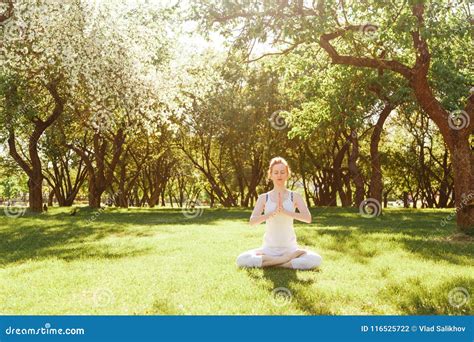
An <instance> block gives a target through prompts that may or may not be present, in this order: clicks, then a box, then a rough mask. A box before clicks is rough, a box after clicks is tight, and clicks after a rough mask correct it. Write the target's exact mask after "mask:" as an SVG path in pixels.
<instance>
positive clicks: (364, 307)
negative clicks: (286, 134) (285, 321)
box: [0, 208, 474, 315]
mask: <svg viewBox="0 0 474 342" xmlns="http://www.w3.org/2000/svg"><path fill="white" fill-rule="evenodd" d="M0 213H2V214H3V210H0ZM448 213H449V211H447V210H418V211H416V210H404V209H388V210H386V211H385V212H384V215H383V216H381V217H377V218H364V217H361V216H360V215H359V214H358V210H354V209H342V208H318V209H313V210H312V214H313V223H312V224H309V225H308V224H303V223H296V224H295V229H296V232H297V236H298V241H299V243H300V245H302V246H304V247H305V248H309V249H312V250H314V251H316V252H318V253H319V254H321V255H322V257H323V264H322V266H321V267H320V268H319V269H317V270H312V271H295V270H289V269H280V268H268V269H239V268H238V267H237V266H236V264H235V259H236V257H237V255H238V254H239V253H241V252H242V251H244V250H247V249H251V248H255V247H258V246H260V244H261V241H262V235H263V231H264V226H263V225H261V226H259V227H250V226H248V224H247V222H248V217H249V215H250V211H249V210H243V209H238V208H233V209H208V208H204V209H203V211H202V214H201V215H200V216H197V217H195V218H187V217H186V216H185V215H183V212H182V211H181V209H179V208H165V209H161V208H159V209H158V208H157V209H144V208H139V209H138V208H130V209H115V208H106V209H105V210H103V211H100V212H98V211H97V210H93V209H88V208H79V210H78V211H77V212H76V213H75V214H74V215H71V208H51V209H50V210H49V211H48V212H47V213H46V214H41V215H33V214H31V213H26V214H25V215H23V216H21V217H19V218H9V217H5V216H0V265H1V270H0V313H2V314H136V315H148V314H153V315H155V314H171V315H193V314H257V315H259V314H270V315H279V314H292V315H293V314H294V315H308V314H310V315H319V314H324V315H327V314H329V315H336V314H449V315H467V314H473V311H474V310H473V305H472V298H471V297H472V295H473V293H474V271H473V266H472V260H473V256H474V247H473V244H472V242H459V241H456V242H451V241H449V240H448V239H446V237H448V236H450V235H452V233H453V231H454V226H453V225H454V222H449V223H448V225H446V226H445V227H442V226H441V224H440V223H441V220H442V219H443V218H444V217H446V215H447V214H448ZM91 217H95V219H93V220H91ZM276 288H284V289H287V290H288V293H289V294H290V298H288V300H287V301H283V302H278V301H276V300H275V296H274V293H273V290H274V289H276ZM285 291H286V290H285ZM453 291H454V292H453ZM453 293H454V294H453ZM466 293H467V296H466V297H465V298H466V300H465V302H464V301H463V298H464V297H463V295H464V294H466ZM450 294H451V295H450ZM450 296H451V297H450ZM460 304H461V305H460Z"/></svg>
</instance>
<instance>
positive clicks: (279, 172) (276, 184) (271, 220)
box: [237, 157, 322, 270]
mask: <svg viewBox="0 0 474 342" xmlns="http://www.w3.org/2000/svg"><path fill="white" fill-rule="evenodd" d="M290 172H291V171H290V168H289V166H288V163H287V162H286V160H285V159H283V158H281V157H275V158H273V159H272V160H271V161H270V166H269V168H268V179H271V180H272V181H273V190H272V191H270V192H267V193H265V194H261V195H260V196H258V199H257V203H256V204H255V208H254V210H253V212H252V215H251V216H250V225H251V226H255V225H258V224H260V223H262V222H263V221H266V222H265V225H266V229H265V235H264V237H263V245H262V246H261V247H260V248H257V249H252V250H249V251H247V252H244V253H242V254H240V255H239V256H238V257H237V265H238V266H240V267H268V266H279V267H286V268H294V269H303V270H307V269H312V268H315V267H318V266H319V265H320V264H321V261H322V258H321V256H319V255H318V254H316V253H314V252H312V251H309V250H304V249H301V248H299V247H298V245H297V243H296V235H295V231H294V229H293V219H297V220H299V221H303V222H306V223H311V213H310V212H309V210H308V207H307V206H306V203H305V202H304V200H303V198H302V197H301V195H300V194H298V193H296V192H293V191H289V190H287V189H286V181H287V179H288V178H289V176H290ZM295 208H297V209H298V211H299V212H295ZM262 211H264V214H262Z"/></svg>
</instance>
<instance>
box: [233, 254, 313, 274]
mask: <svg viewBox="0 0 474 342" xmlns="http://www.w3.org/2000/svg"><path fill="white" fill-rule="evenodd" d="M321 262H322V258H321V256H320V255H318V254H316V253H314V252H313V251H309V250H301V249H299V250H297V251H295V252H292V253H288V254H283V255H277V256H273V255H267V254H264V253H263V252H262V250H260V249H252V250H249V251H247V252H244V253H242V254H240V255H239V256H238V257H237V265H238V266H239V267H269V266H278V267H285V268H293V269H312V268H315V267H318V266H319V265H320V264H321Z"/></svg>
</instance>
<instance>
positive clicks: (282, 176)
mask: <svg viewBox="0 0 474 342" xmlns="http://www.w3.org/2000/svg"><path fill="white" fill-rule="evenodd" d="M287 179H288V172H287V171H286V166H285V165H284V164H281V163H279V164H275V165H273V167H272V181H273V184H274V185H279V186H283V185H285V182H286V180H287Z"/></svg>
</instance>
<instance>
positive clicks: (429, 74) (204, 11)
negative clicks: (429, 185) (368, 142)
mask: <svg viewBox="0 0 474 342" xmlns="http://www.w3.org/2000/svg"><path fill="white" fill-rule="evenodd" d="M427 4H428V2H424V1H410V2H408V3H406V2H405V3H403V4H399V5H397V4H394V3H393V2H390V1H365V2H359V1H345V2H344V3H339V2H323V1H318V2H317V3H314V2H313V6H309V7H308V5H307V3H305V2H303V1H296V0H295V1H279V2H257V3H252V4H247V5H240V6H233V5H232V3H229V2H226V1H213V2H209V1H197V2H195V6H194V13H195V14H196V16H197V17H199V18H201V19H203V20H204V22H205V23H207V28H210V27H213V26H215V23H218V24H221V25H220V26H219V28H220V29H221V30H223V31H226V30H225V29H226V27H235V26H237V25H239V26H240V27H241V28H242V29H241V30H240V32H241V34H240V35H239V36H238V37H237V38H236V40H235V46H237V47H246V46H247V47H248V46H252V42H253V41H254V40H263V41H267V40H270V39H272V40H273V44H274V45H275V46H282V45H284V43H286V48H285V50H284V52H285V53H288V52H289V51H291V50H294V49H295V48H296V47H298V46H300V45H303V44H307V45H308V46H309V47H310V48H312V45H311V44H310V43H317V44H318V45H319V46H320V47H321V48H322V49H323V50H324V51H325V52H326V53H327V54H328V56H329V57H330V58H331V60H332V62H333V63H335V64H340V65H347V66H353V67H358V68H369V69H375V70H386V71H387V72H393V73H396V74H399V75H401V76H402V77H404V78H405V79H406V80H407V82H408V84H409V86H410V88H411V90H412V92H413V95H414V97H415V98H416V101H417V103H418V104H419V106H420V107H421V108H422V109H423V111H424V113H425V114H426V115H428V116H429V117H430V118H431V119H432V120H433V121H434V122H435V123H436V125H437V127H438V129H439V130H440V132H441V134H442V136H443V139H444V141H445V142H446V145H447V146H448V149H449V151H450V153H451V157H452V160H453V170H454V184H455V194H456V195H455V197H456V207H457V209H458V210H457V225H458V228H459V229H460V230H461V231H462V232H464V233H468V234H473V232H474V206H473V205H472V203H469V201H470V199H471V198H472V193H473V192H474V189H473V187H474V167H473V165H474V155H473V154H472V152H471V150H470V146H469V136H470V135H471V134H472V132H473V129H474V123H473V121H474V120H471V118H472V116H473V113H474V94H470V93H469V89H470V87H471V85H472V83H473V82H472V80H473V73H472V71H469V70H468V68H467V67H466V65H465V64H463V63H464V62H463V61H464V60H465V59H464V58H463V59H459V58H457V57H458V56H465V55H468V51H470V50H471V49H470V48H469V46H470V44H471V43H470V42H471V38H470V35H469V29H470V18H471V14H470V9H469V6H468V5H467V4H465V3H463V2H460V3H457V2H450V1H442V0H438V1H431V2H430V3H429V6H427ZM354 22H355V24H354ZM226 32H229V31H228V30H227V31H226ZM375 32H376V33H375ZM451 37H455V38H456V40H455V41H453V38H451ZM360 38H362V39H360ZM450 38H451V39H450ZM446 79H449V80H450V82H449V84H447V83H448V82H445V81H443V80H446ZM438 96H440V97H441V98H438ZM462 104H464V108H462V107H461V106H462ZM453 110H454V111H457V112H456V113H457V114H458V115H454V114H456V113H454V114H453V113H452V111H453Z"/></svg>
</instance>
